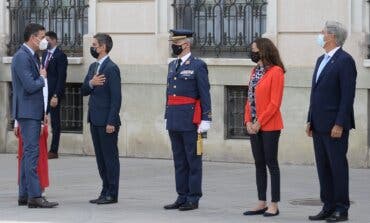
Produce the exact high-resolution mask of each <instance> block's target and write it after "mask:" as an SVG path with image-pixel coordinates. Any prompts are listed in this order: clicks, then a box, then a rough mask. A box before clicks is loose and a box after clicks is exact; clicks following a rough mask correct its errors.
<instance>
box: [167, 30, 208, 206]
mask: <svg viewBox="0 0 370 223" xmlns="http://www.w3.org/2000/svg"><path fill="white" fill-rule="evenodd" d="M170 31H171V32H172V36H171V38H170V40H171V41H172V52H173V54H174V55H176V56H177V59H176V60H174V61H172V62H171V63H170V64H169V65H168V76H167V91H166V97H167V103H166V112H165V119H166V124H167V130H168V133H169V136H170V140H171V146H172V152H173V159H174V164H175V180H176V191H177V194H178V196H177V199H176V201H175V202H174V203H172V204H169V205H166V206H164V208H165V209H167V210H168V209H179V210H180V211H188V210H193V209H197V208H198V203H199V199H200V197H201V196H202V156H201V153H197V137H198V134H200V133H203V132H207V131H208V130H209V129H210V125H211V118H212V115H211V96H210V93H209V91H210V84H209V80H208V69H207V64H206V63H204V62H203V61H202V60H200V59H198V58H196V57H194V56H193V55H192V54H191V52H190V47H191V43H192V35H193V32H192V31H191V30H170ZM198 149H199V148H198Z"/></svg>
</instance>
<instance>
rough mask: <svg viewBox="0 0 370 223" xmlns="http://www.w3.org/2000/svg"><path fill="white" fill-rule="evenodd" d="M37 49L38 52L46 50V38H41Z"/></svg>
mask: <svg viewBox="0 0 370 223" xmlns="http://www.w3.org/2000/svg"><path fill="white" fill-rule="evenodd" d="M39 48H40V50H46V48H48V41H47V40H46V38H43V39H42V40H41V41H40V43H39Z"/></svg>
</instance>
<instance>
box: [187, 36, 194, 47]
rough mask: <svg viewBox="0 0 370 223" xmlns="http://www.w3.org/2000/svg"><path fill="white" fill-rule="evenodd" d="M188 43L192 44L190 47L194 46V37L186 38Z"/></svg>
mask: <svg viewBox="0 0 370 223" xmlns="http://www.w3.org/2000/svg"><path fill="white" fill-rule="evenodd" d="M186 42H188V43H190V45H193V43H194V39H193V37H188V38H186Z"/></svg>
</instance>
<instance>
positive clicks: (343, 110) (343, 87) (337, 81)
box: [306, 21, 357, 222]
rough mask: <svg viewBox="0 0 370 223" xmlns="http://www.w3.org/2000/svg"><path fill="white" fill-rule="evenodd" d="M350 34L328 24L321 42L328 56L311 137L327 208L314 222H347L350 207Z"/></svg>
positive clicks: (316, 91)
mask: <svg viewBox="0 0 370 223" xmlns="http://www.w3.org/2000/svg"><path fill="white" fill-rule="evenodd" d="M346 38H347V31H346V29H345V28H344V26H343V25H342V24H340V23H338V22H331V21H328V22H326V24H325V27H324V29H323V31H322V34H320V35H319V36H318V38H317V42H318V44H319V45H320V46H321V47H322V48H324V50H325V54H324V55H322V56H320V57H319V58H318V60H317V62H316V68H315V71H314V75H313V80H312V89H311V99H310V106H309V112H308V119H307V123H308V124H307V128H306V132H307V135H308V136H310V137H313V143H314V149H315V158H316V165H317V171H318V176H319V181H320V197H321V200H322V202H323V203H324V206H323V208H322V210H321V211H320V213H319V214H317V215H314V216H309V219H310V220H326V221H327V222H339V221H346V220H347V219H348V209H349V206H350V201H349V192H348V191H349V190H348V187H349V186H348V184H349V183H348V162H347V157H346V154H347V150H348V138H349V131H350V130H351V129H353V128H355V121H354V112H353V103H354V98H355V90H356V76H357V71H356V64H355V62H354V60H353V58H352V57H351V56H350V55H349V54H348V53H347V52H345V51H344V50H343V49H342V46H343V44H344V42H345V40H346Z"/></svg>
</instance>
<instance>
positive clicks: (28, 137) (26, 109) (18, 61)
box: [11, 23, 58, 208]
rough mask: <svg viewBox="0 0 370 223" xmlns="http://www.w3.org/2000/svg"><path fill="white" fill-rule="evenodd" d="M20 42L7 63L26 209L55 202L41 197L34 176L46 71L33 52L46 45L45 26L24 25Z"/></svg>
mask: <svg viewBox="0 0 370 223" xmlns="http://www.w3.org/2000/svg"><path fill="white" fill-rule="evenodd" d="M24 41H25V43H24V44H23V45H22V46H21V47H20V49H19V50H18V51H17V52H16V53H15V54H14V56H13V60H12V65H11V71H12V85H13V111H12V116H13V118H14V119H16V120H17V121H18V123H19V128H20V131H21V135H22V138H23V150H24V152H23V157H22V161H21V162H22V163H21V169H20V179H19V198H18V205H20V206H23V205H28V207H29V208H37V207H39V208H52V207H55V206H57V205H58V203H56V202H48V201H47V200H46V199H45V198H44V197H42V196H41V188H40V181H39V178H38V175H37V163H38V157H39V137H40V130H41V122H42V120H43V119H44V99H43V93H42V88H43V87H44V85H45V78H46V77H47V72H46V70H45V69H44V68H43V67H42V66H41V65H40V63H39V59H38V55H37V53H36V51H38V50H44V49H46V47H47V41H46V39H45V28H44V27H43V26H41V25H39V24H33V23H31V24H29V25H27V26H26V28H25V31H24Z"/></svg>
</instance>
